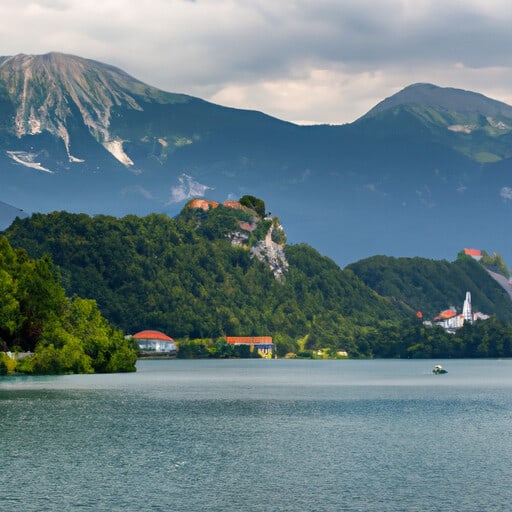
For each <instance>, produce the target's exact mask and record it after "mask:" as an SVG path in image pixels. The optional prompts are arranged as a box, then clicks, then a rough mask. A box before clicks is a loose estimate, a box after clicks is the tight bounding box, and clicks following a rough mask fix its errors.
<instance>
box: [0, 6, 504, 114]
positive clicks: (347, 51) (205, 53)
mask: <svg viewBox="0 0 512 512" xmlns="http://www.w3.org/2000/svg"><path fill="white" fill-rule="evenodd" d="M0 48H1V52H2V54H3V55H15V54H18V53H26V54H43V53H47V52H50V51H60V52H63V53H70V54H74V55H78V56H80V57H86V58H90V59H95V60H99V61H101V62H104V63H107V64H112V65H115V66H118V67H120V68H121V69H123V70H124V71H126V72H127V73H129V74H130V75H132V76H134V77H135V78H138V79H139V80H142V81H143V82H146V83H148V84H150V85H153V86H156V87H158V88H160V89H163V90H166V91H170V92H183V93H187V94H191V95H193V96H198V97H200V98H203V99H206V100H210V101H213V102H215V103H219V104H222V105H227V106H233V107H239V108H249V109H256V110H261V111H263V112H265V113H267V114H270V115H273V116H275V117H278V118H280V119H285V120H288V121H293V122H298V123H332V124H341V123H346V122H351V121H354V120H355V119H357V118H358V117H360V116H362V115H363V114H364V113H365V112H367V111H368V110H369V109H370V108H371V107H373V106H374V105H375V104H376V103H378V102H379V101H381V100H382V99H384V98H386V97H388V96H390V95H392V94H394V93H395V92H398V91H399V90H400V89H402V88H403V87H405V86H407V85H409V84H412V83H415V82H430V83H434V84H436V85H440V86H450V87H458V88H462V89H468V90H473V91H476V92H481V93H483V94H485V95H487V96H490V97H492V98H495V99H499V100H501V101H505V102H506V103H509V104H512V2H510V0H439V1H438V0H373V1H371V0H145V1H138V0H31V1H29V0H2V2H1V4H0Z"/></svg>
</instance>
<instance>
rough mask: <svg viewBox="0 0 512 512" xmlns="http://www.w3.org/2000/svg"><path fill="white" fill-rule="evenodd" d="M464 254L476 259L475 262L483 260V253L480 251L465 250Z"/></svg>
mask: <svg viewBox="0 0 512 512" xmlns="http://www.w3.org/2000/svg"><path fill="white" fill-rule="evenodd" d="M464 254H467V255H468V256H471V257H472V258H475V260H480V259H481V258H482V251H479V250H478V249H464Z"/></svg>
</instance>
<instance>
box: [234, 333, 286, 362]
mask: <svg viewBox="0 0 512 512" xmlns="http://www.w3.org/2000/svg"><path fill="white" fill-rule="evenodd" d="M226 342H227V343H228V344H229V345H233V346H236V345H248V346H249V347H251V351H253V350H256V351H257V352H258V354H259V355H260V356H261V357H266V358H270V357H272V354H273V353H274V351H275V348H276V346H275V344H274V343H273V341H272V336H226Z"/></svg>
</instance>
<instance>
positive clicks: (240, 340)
mask: <svg viewBox="0 0 512 512" xmlns="http://www.w3.org/2000/svg"><path fill="white" fill-rule="evenodd" d="M226 341H227V342H228V343H229V344H230V345H236V344H245V345H258V344H259V343H265V344H267V343H272V336H226Z"/></svg>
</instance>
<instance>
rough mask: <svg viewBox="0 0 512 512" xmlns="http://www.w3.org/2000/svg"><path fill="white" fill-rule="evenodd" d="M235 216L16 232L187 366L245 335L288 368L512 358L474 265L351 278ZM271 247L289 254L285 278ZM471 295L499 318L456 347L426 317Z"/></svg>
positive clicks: (378, 262) (387, 266)
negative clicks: (362, 360) (349, 361)
mask: <svg viewBox="0 0 512 512" xmlns="http://www.w3.org/2000/svg"><path fill="white" fill-rule="evenodd" d="M235 206H236V205H235ZM238 206H240V208H238V207H236V208H235V207H225V206H222V205H216V207H209V206H208V205H206V207H204V205H203V207H200V208H196V207H190V205H189V206H188V207H186V208H184V210H183V211H182V213H181V214H180V215H179V216H178V217H177V218H175V219H173V218H170V217H168V216H166V215H160V214H152V215H148V216H146V217H137V216H134V215H130V216H126V217H123V218H120V219H118V218H115V217H110V216H103V215H99V216H95V217H90V216H88V215H85V214H70V213H66V212H54V213H51V214H48V215H43V214H35V215H33V216H32V217H31V218H28V219H18V220H16V221H15V222H14V224H13V225H12V226H11V227H10V228H9V229H8V230H7V231H6V232H5V234H6V236H7V237H8V239H9V240H10V242H11V244H12V245H13V246H14V247H23V248H24V249H26V250H27V251H28V254H29V255H30V256H31V257H33V258H41V257H43V255H45V254H47V255H49V256H51V258H52V260H53V261H54V263H55V264H56V265H57V266H58V267H59V269H60V275H61V279H62V283H63V286H64V287H65V289H66V292H67V294H68V295H69V296H73V295H74V294H76V295H78V296H80V297H86V298H91V299H94V300H95V301H97V304H98V307H99V309H100V311H101V312H102V314H103V315H105V317H106V318H108V320H109V321H110V322H112V323H113V324H114V325H115V326H116V327H118V328H120V329H122V330H123V331H124V333H126V334H132V333H135V332H137V331H139V330H143V329H156V330H161V331H163V332H165V333H167V334H168V335H170V336H172V337H173V338H175V339H177V340H178V342H179V343H180V346H181V348H182V350H180V354H181V356H186V355H191V354H192V355H194V354H195V355H198V354H200V355H201V356H217V357H218V356H219V354H220V353H221V352H219V351H218V350H217V348H216V347H217V346H218V342H221V341H222V340H223V339H224V338H225V337H226V336H236V335H242V336H243V335H271V336H272V337H273V339H274V342H275V343H276V345H277V353H278V355H280V356H284V355H285V354H287V353H295V354H301V355H308V354H309V355H312V354H316V352H317V351H319V350H320V349H322V353H325V354H329V355H331V356H332V355H334V354H336V352H337V351H338V350H345V351H347V352H348V354H349V356H351V357H442V356H444V357H486V356H493V357H498V356H507V357H510V356H512V343H511V340H512V328H511V326H510V319H511V318H512V313H511V309H512V306H511V301H510V299H509V298H508V296H507V295H506V293H505V292H504V291H503V290H502V289H501V287H499V285H497V283H495V281H494V280H493V279H492V278H490V277H489V275H488V274H487V273H486V272H485V270H484V269H483V268H482V267H481V266H480V265H479V264H477V263H476V262H474V261H472V260H469V259H464V258H462V259H460V260H458V261H456V262H454V263H449V262H447V261H432V260H426V259H422V258H387V257H382V256H376V257H374V258H369V259H367V260H364V261H361V262H358V263H354V264H353V265H350V266H349V267H348V268H347V269H345V270H341V269H340V268H339V267H338V266H337V265H336V264H335V263H334V262H333V261H332V260H330V259H329V258H326V257H323V256H321V255H320V254H319V253H318V252H317V251H316V250H314V249H313V248H311V247H309V246H307V245H302V244H301V245H291V246H287V245H286V244H285V240H286V237H285V235H284V233H283V232H281V231H280V230H279V229H276V227H278V226H279V222H278V219H276V218H274V219H268V218H266V217H265V214H264V209H263V207H262V206H261V205H259V206H258V210H259V211H258V212H256V211H255V210H254V209H251V208H249V207H248V206H251V204H248V205H246V206H243V207H242V206H241V205H238ZM252 206H253V207H255V206H256V205H252ZM270 239H272V240H273V242H272V243H273V244H274V245H275V246H278V247H280V248H281V249H283V250H284V253H283V254H284V256H283V257H284V258H285V259H286V261H285V262H281V263H280V265H281V268H280V272H279V273H276V269H275V266H274V265H275V264H276V263H275V261H274V262H270V259H269V254H268V253H269V252H271V251H270V249H271V247H269V246H268V245H262V243H263V241H266V243H268V241H269V240H270ZM256 249H257V250H256ZM466 291H471V293H472V296H473V304H474V307H475V309H478V310H480V311H482V312H484V313H487V314H489V315H491V316H492V318H491V320H488V321H485V322H477V324H475V325H467V326H465V327H464V328H463V329H461V330H460V331H459V332H458V333H457V334H456V335H453V334H447V333H446V332H445V331H444V330H443V329H441V328H440V327H433V328H429V327H425V326H424V325H423V324H422V322H421V321H420V320H418V319H417V318H416V312H417V311H418V310H419V311H422V312H423V314H424V318H429V317H433V316H435V315H436V314H438V313H439V311H441V310H443V309H446V308H448V307H450V306H452V305H454V306H456V307H457V308H459V309H460V307H461V306H462V301H463V300H464V296H465V293H466ZM216 344H217V345H216ZM192 345H193V346H195V347H197V346H201V347H202V348H201V349H200V350H197V351H194V350H188V348H190V347H191V346H192ZM187 347H188V348H187Z"/></svg>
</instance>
